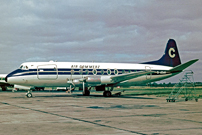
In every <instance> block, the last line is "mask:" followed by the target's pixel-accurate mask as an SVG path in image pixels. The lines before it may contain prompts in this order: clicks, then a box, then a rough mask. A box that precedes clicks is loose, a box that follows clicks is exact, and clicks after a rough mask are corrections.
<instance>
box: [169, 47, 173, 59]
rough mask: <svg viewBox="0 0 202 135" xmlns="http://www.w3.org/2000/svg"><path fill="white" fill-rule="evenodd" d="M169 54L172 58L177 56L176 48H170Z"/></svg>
mask: <svg viewBox="0 0 202 135" xmlns="http://www.w3.org/2000/svg"><path fill="white" fill-rule="evenodd" d="M168 54H169V56H170V57H171V58H175V49H174V48H170V49H169V51H168Z"/></svg>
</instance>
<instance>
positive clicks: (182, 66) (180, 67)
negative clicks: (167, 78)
mask: <svg viewBox="0 0 202 135" xmlns="http://www.w3.org/2000/svg"><path fill="white" fill-rule="evenodd" d="M198 60H199V59H195V60H190V61H188V62H186V63H184V64H181V65H178V66H176V67H174V68H172V69H171V70H169V71H170V72H181V71H182V70H184V69H185V68H187V67H189V66H190V65H192V64H194V63H195V62H197V61H198Z"/></svg>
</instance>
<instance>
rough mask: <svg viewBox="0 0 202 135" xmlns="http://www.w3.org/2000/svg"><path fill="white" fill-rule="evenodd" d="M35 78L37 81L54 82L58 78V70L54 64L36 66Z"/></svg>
mask: <svg viewBox="0 0 202 135" xmlns="http://www.w3.org/2000/svg"><path fill="white" fill-rule="evenodd" d="M37 77H38V79H39V80H56V79H57V78H58V68H57V65H55V64H47V65H39V66H37Z"/></svg>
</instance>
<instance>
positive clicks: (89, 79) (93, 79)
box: [86, 76, 101, 84]
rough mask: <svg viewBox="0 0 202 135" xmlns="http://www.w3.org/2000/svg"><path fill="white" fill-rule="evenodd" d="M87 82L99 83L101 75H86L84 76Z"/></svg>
mask: <svg viewBox="0 0 202 135" xmlns="http://www.w3.org/2000/svg"><path fill="white" fill-rule="evenodd" d="M86 83H87V84H101V76H88V77H86Z"/></svg>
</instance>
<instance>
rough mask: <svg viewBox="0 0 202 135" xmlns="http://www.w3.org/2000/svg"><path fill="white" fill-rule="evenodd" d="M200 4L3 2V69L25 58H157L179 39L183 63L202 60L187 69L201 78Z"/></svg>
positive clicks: (155, 0)
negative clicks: (170, 40)
mask: <svg viewBox="0 0 202 135" xmlns="http://www.w3.org/2000/svg"><path fill="white" fill-rule="evenodd" d="M201 7H202V1H201V0H194V1H190V0H183V1H182V0H164V1H162V0H9V1H8V0H1V1H0V12H1V14H0V20H1V21H0V58H1V59H0V73H1V74H7V73H9V72H11V71H13V70H15V69H16V68H18V67H19V66H20V64H21V63H23V62H38V61H43V62H46V61H50V60H54V61H55V60H57V61H58V62H71V61H72V62H73V61H75V62H92V61H94V62H109V63H110V62H115V63H117V62H118V63H119V62H120V63H121V62H124V63H127V62H130V63H142V62H147V61H153V60H157V59H159V58H160V57H161V56H162V55H163V53H164V50H165V47H166V44H167V42H168V40H169V39H175V41H176V43H177V46H178V50H179V53H180V57H181V62H182V63H185V62H187V61H189V60H192V59H199V61H198V62H197V63H195V64H193V65H192V66H190V67H189V68H187V70H192V71H194V80H195V81H202V71H201V65H202V62H201V60H202V45H201V43H202V8H201ZM180 78H181V75H177V76H175V77H172V78H170V79H166V80H163V82H166V83H168V82H178V80H179V79H180ZM161 82H162V81H161Z"/></svg>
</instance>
